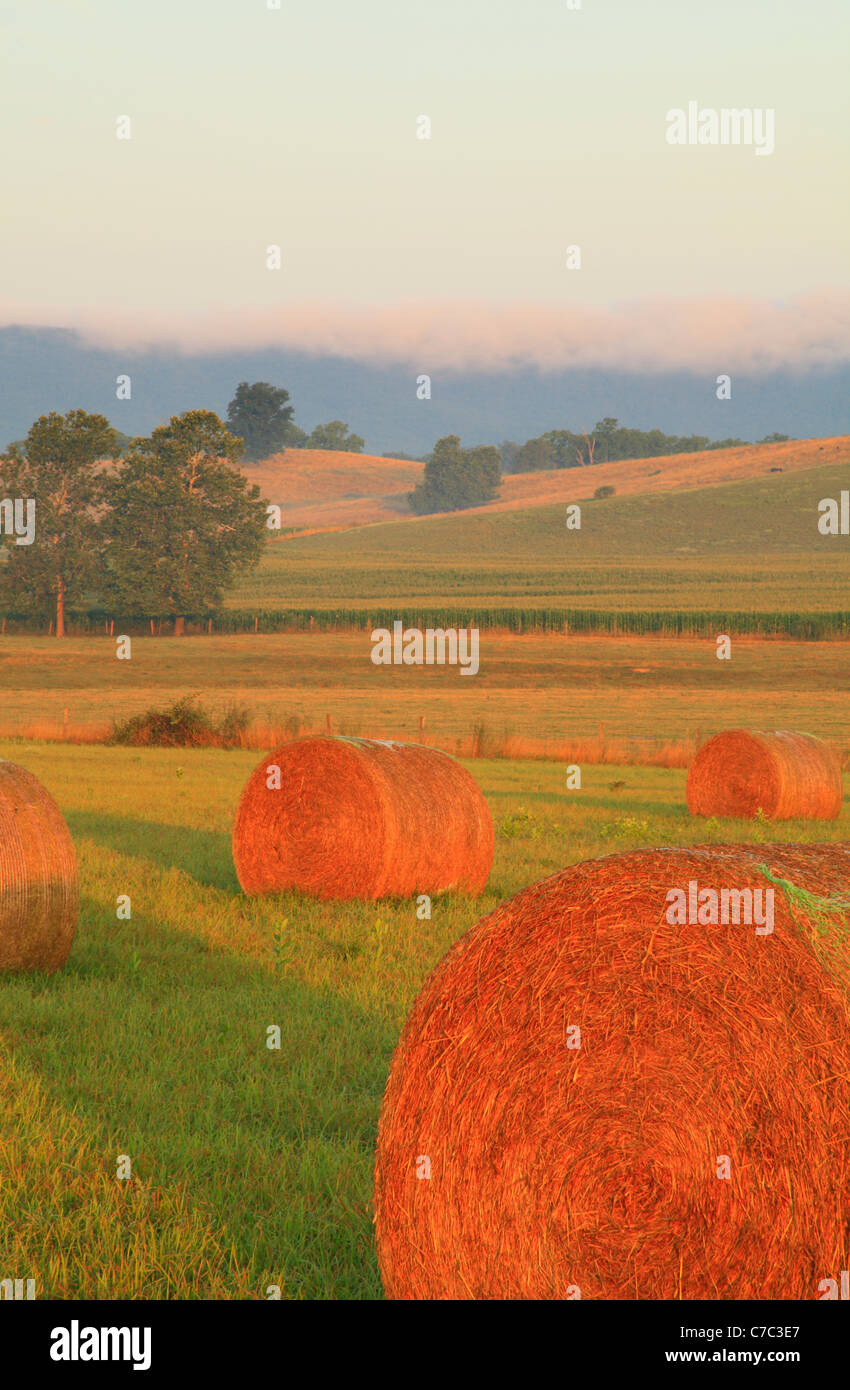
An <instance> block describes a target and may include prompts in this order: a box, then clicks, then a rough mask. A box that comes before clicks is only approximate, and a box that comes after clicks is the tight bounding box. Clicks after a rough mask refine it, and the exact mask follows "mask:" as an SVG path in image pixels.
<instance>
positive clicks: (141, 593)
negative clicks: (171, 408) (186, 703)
mask: <svg viewBox="0 0 850 1390" xmlns="http://www.w3.org/2000/svg"><path fill="white" fill-rule="evenodd" d="M241 453H242V441H241V440H240V439H237V438H236V437H235V436H234V435H232V434H231V433H230V432H229V431H228V430H227V429H226V428H225V426H224V425H223V424H222V422H221V420H220V419H219V418H218V416H217V415H215V414H214V413H213V412H212V411H210V410H189V411H187V412H186V413H185V414H183V415H174V416H172V417H171V420H170V422H169V423H168V424H167V425H162V426H160V427H159V428H158V429H155V430H154V431H153V434H152V435H151V437H150V438H149V439H137V440H135V442H134V445H133V448H132V449H131V450H130V451H129V452H128V454H127V455H126V456H125V458H124V459H123V460H122V464H121V468H120V470H119V471H118V472H117V474H116V475H115V477H114V479H113V480H112V485H111V489H110V498H109V500H110V522H109V529H110V538H111V544H110V548H109V557H108V575H107V582H106V590H105V592H106V596H107V599H108V601H109V602H110V603H111V604H113V605H114V606H116V607H117V608H120V609H121V610H122V611H123V612H124V613H125V614H127V615H132V614H144V615H146V616H149V617H173V618H174V620H175V632H176V633H178V634H180V633H182V632H183V630H184V627H185V618H186V615H187V614H200V613H210V614H211V613H212V612H213V611H214V610H215V609H216V608H218V606H219V605H220V603H221V598H222V593H223V590H224V589H226V588H227V587H228V586H229V585H231V584H232V583H233V582H234V580H235V579H236V577H237V576H238V575H239V574H240V573H242V572H244V571H246V570H249V569H251V568H253V567H254V566H255V565H256V564H257V563H258V561H259V559H260V556H261V554H262V551H263V546H264V543H265V539H266V537H267V535H268V531H267V529H266V506H267V503H266V501H265V499H264V498H261V497H260V490H259V488H258V487H256V486H254V485H252V484H251V483H249V482H248V479H247V478H246V477H245V475H244V473H242V472H241V471H240V469H239V468H237V467H236V466H235V465H236V463H237V461H238V459H239V457H240V455H241Z"/></svg>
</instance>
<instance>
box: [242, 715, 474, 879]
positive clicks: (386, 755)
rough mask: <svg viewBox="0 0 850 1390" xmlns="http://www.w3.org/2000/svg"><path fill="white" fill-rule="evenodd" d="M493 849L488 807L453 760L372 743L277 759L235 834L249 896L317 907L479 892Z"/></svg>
mask: <svg viewBox="0 0 850 1390" xmlns="http://www.w3.org/2000/svg"><path fill="white" fill-rule="evenodd" d="M275 767H277V768H279V769H280V775H279V778H277V777H276V774H275V773H274V768H275ZM270 770H271V771H270ZM276 781H279V787H275V785H274V783H275V782H276ZM270 783H271V784H272V785H271V786H270V785H269V784H270ZM493 843H494V835H493V821H492V817H491V816H490V812H489V809H488V807H487V803H486V801H485V800H484V797H483V795H482V793H481V791H480V789H479V787H478V784H477V783H476V782H475V781H474V779H473V778H472V777H471V776H470V775H469V773H468V772H467V771H466V770H465V769H464V768H462V767H461V766H460V764H459V763H457V762H455V761H454V759H453V758H450V757H449V756H448V754H446V753H441V752H439V751H438V750H437V749H434V748H425V747H421V746H420V745H418V744H411V743H393V742H378V741H376V740H371V739H363V738H334V737H317V738H303V739H298V740H296V741H294V742H292V743H288V744H285V745H284V746H283V747H281V748H279V749H278V750H277V751H276V752H274V753H270V754H268V755H267V756H266V757H265V758H264V759H263V760H262V762H261V763H260V764H259V766H258V767H257V768H256V769H255V771H254V772H253V774H252V775H251V777H250V779H249V781H248V783H247V785H246V787H245V790H244V791H243V793H242V799H241V801H240V803H239V809H238V811H237V813H236V823H235V825H234V828H233V858H234V862H235V864H236V872H237V874H238V876H239V882H240V883H241V885H242V887H243V889H244V890H245V892H246V893H274V892H281V891H283V890H285V889H296V890H298V891H300V892H303V893H308V894H311V895H313V896H315V897H319V898H367V899H372V898H382V897H387V896H399V897H406V896H408V895H410V894H412V893H440V892H443V891H444V890H446V889H450V888H458V889H461V890H464V891H466V892H469V893H480V891H481V889H482V888H483V887H484V885H485V883H486V882H487V878H488V875H489V873H490V868H491V865H492V863H493Z"/></svg>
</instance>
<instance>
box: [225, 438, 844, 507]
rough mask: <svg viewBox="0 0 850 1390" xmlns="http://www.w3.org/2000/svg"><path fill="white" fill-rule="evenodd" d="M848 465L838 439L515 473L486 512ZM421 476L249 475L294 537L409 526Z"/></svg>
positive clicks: (272, 468)
mask: <svg viewBox="0 0 850 1390" xmlns="http://www.w3.org/2000/svg"><path fill="white" fill-rule="evenodd" d="M848 459H850V437H847V436H839V437H837V438H831V439H801V440H790V441H788V442H787V443H785V444H755V445H746V446H744V447H742V448H738V449H718V450H716V451H714V450H712V451H711V452H709V453H703V454H671V455H665V456H664V457H663V458H654V459H632V460H624V461H622V462H618V463H597V464H594V466H593V467H592V468H581V469H579V468H567V469H561V470H556V471H553V472H543V473H519V474H516V475H513V476H508V477H505V478H504V479H503V480H502V486H501V490H500V493H499V497H498V498H497V500H496V501H495V502H493V503H491V504H490V505H489V506H488V508H487V510H488V511H502V510H506V509H512V508H515V507H527V506H538V505H543V504H545V503H547V502H569V501H574V500H575V499H576V498H579V497H589V496H592V494H593V493H594V492H595V490H596V488H597V487H603V486H613V487H616V489H617V492H618V494H620V495H621V496H627V495H631V494H634V493H640V492H653V493H654V492H666V491H669V490H670V489H671V488H683V487H684V488H688V487H701V486H713V485H715V484H717V483H725V482H737V481H742V480H745V479H748V478H755V477H760V476H763V475H767V474H769V472H770V470H771V469H781V470H782V471H783V472H785V473H788V472H797V471H799V470H801V469H807V468H815V467H819V466H820V465H821V464H825V463H837V462H842V461H845V462H846V461H847V460H848ZM423 471H424V465H423V464H421V463H411V462H409V461H405V460H403V459H384V458H375V457H373V456H370V455H367V454H344V453H329V452H326V451H322V450H318V449H312V450H299V449H287V450H285V451H284V453H282V454H276V455H274V456H273V457H272V458H270V459H267V460H266V461H265V462H264V463H261V464H254V465H252V466H251V467H250V468H248V469H247V472H248V473H249V475H250V477H251V478H252V480H253V481H254V482H257V483H258V484H259V485H260V487H261V488H262V491H263V495H264V496H265V497H268V499H269V500H270V501H271V502H276V503H277V504H278V505H279V506H281V507H282V508H283V513H284V524H285V525H286V526H292V527H296V528H299V529H302V528H304V529H307V528H309V529H315V528H317V527H340V526H356V525H361V524H363V523H369V522H373V521H394V520H397V519H398V518H399V517H401V518H409V517H410V512H409V509H408V506H407V502H406V500H405V499H406V496H407V493H408V492H409V491H410V490H411V489H412V488H413V487H414V485H415V484H416V483H417V482H418V481H419V480H420V478H421V477H422V473H423Z"/></svg>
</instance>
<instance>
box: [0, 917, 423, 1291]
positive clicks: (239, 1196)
mask: <svg viewBox="0 0 850 1390" xmlns="http://www.w3.org/2000/svg"><path fill="white" fill-rule="evenodd" d="M296 970H297V962H296V964H295V966H294V967H289V968H286V967H279V968H277V971H276V968H275V967H274V966H273V965H272V964H271V963H269V964H265V963H263V962H261V961H256V960H251V959H250V958H246V957H245V956H243V955H241V954H237V953H236V951H233V952H230V951H228V950H219V949H214V948H211V947H210V945H209V944H208V942H207V941H206V940H205V938H204V937H203V936H202V934H201V933H200V932H198V933H197V934H196V933H194V932H192V931H191V930H187V931H182V932H181V931H177V930H175V929H174V928H173V927H170V926H169V925H168V924H167V923H166V922H164V921H162V920H161V919H159V918H158V917H157V916H155V915H154V914H151V913H139V914H138V916H137V915H136V914H135V913H134V916H133V919H132V921H131V922H122V923H118V922H112V921H108V920H106V919H105V915H104V911H103V906H102V904H99V903H98V902H96V901H94V900H93V899H91V898H84V900H83V903H82V912H81V924H80V930H79V933H78V936H77V940H76V942H75V946H74V949H73V951H72V954H71V958H70V960H69V962H68V965H67V966H66V967H65V969H64V970H63V971H61V972H60V973H58V974H57V975H55V976H52V977H50V978H46V977H43V976H34V975H33V976H17V977H9V978H7V979H5V980H3V981H0V990H2V994H3V1003H4V1034H5V1036H6V1037H7V1039H8V1040H9V1045H10V1047H11V1048H12V1050H13V1052H14V1053H15V1054H16V1055H17V1056H18V1057H19V1058H20V1059H21V1060H22V1061H23V1062H25V1063H26V1064H27V1066H29V1067H30V1068H32V1069H33V1070H34V1071H35V1073H36V1074H37V1075H38V1078H39V1081H40V1084H41V1085H42V1087H43V1089H44V1090H45V1092H46V1093H48V1094H49V1095H50V1096H51V1098H53V1099H54V1100H56V1101H58V1102H59V1103H60V1104H61V1105H62V1106H63V1107H65V1108H66V1109H67V1110H68V1111H69V1112H72V1113H73V1114H74V1115H75V1117H76V1118H77V1120H78V1121H79V1122H81V1123H82V1124H83V1125H84V1126H85V1127H86V1129H87V1130H88V1132H89V1134H90V1136H91V1138H92V1139H93V1141H94V1142H95V1144H96V1145H97V1147H98V1148H99V1149H100V1150H102V1153H103V1161H104V1164H105V1165H106V1168H107V1170H108V1171H112V1172H114V1171H115V1167H114V1165H115V1163H116V1160H117V1156H118V1154H128V1155H129V1156H130V1157H131V1159H132V1161H133V1167H134V1171H135V1172H136V1173H137V1175H138V1176H139V1177H141V1178H143V1179H144V1180H146V1181H150V1182H153V1183H155V1184H158V1185H160V1186H162V1187H165V1188H167V1187H169V1186H170V1185H172V1184H175V1183H182V1184H185V1186H186V1190H187V1191H188V1193H189V1196H190V1199H191V1200H192V1201H193V1203H196V1204H197V1205H198V1207H200V1208H201V1209H203V1210H204V1211H206V1212H207V1213H208V1215H209V1217H210V1219H211V1221H212V1223H213V1225H214V1227H215V1228H216V1229H217V1230H218V1231H219V1232H220V1237H219V1238H220V1241H222V1242H223V1243H225V1244H226V1245H227V1246H228V1247H229V1245H230V1243H231V1242H232V1246H233V1248H234V1250H235V1252H236V1255H237V1257H238V1259H239V1261H240V1263H241V1264H242V1265H243V1266H244V1267H246V1268H247V1270H248V1275H249V1284H250V1287H251V1289H252V1291H254V1294H255V1296H256V1297H258V1298H264V1297H265V1288H266V1285H267V1284H268V1283H276V1284H279V1285H280V1287H281V1293H282V1296H283V1297H284V1298H287V1297H302V1298H375V1297H380V1296H381V1287H380V1278H379V1275H378V1268H377V1258H376V1254H375V1249H374V1240H373V1236H372V1225H371V1210H370V1203H371V1189H372V1167H373V1157H374V1148H375V1136H376V1127H377V1117H378V1111H379V1106H380V1099H381V1095H382V1093H383V1088H384V1084H385V1081H386V1076H387V1072H388V1069H389V1061H390V1056H391V1053H392V1049H393V1047H394V1045H395V1041H396V1039H395V1036H394V1035H393V1033H392V1030H391V1028H390V1027H389V1026H388V1025H387V1023H386V1022H385V1021H383V1020H381V1019H379V1018H377V1017H375V1016H372V1015H370V1014H369V1013H367V1012H365V1011H363V1010H360V1009H357V1008H355V1007H353V1006H352V1005H351V1004H350V1003H349V1002H348V1001H346V1000H344V999H341V998H340V997H339V995H338V994H336V993H334V992H333V990H332V989H331V988H330V987H329V988H327V989H318V988H315V987H313V986H308V985H306V984H305V983H304V982H303V981H301V980H299V979H298V978H297V977H296V974H295V971H296ZM46 994H47V995H49V996H50V997H49V1018H46V1017H45V995H46ZM272 1025H275V1026H277V1027H278V1028H279V1029H280V1046H279V1048H277V1049H270V1048H269V1047H268V1046H267V1040H268V1029H269V1028H270V1026H272ZM47 1219H49V1213H45V1220H47ZM93 1238H96V1235H93ZM140 1292H141V1293H142V1294H143V1291H140ZM174 1296H176V1297H180V1294H179V1292H178V1293H176V1294H175V1295H174Z"/></svg>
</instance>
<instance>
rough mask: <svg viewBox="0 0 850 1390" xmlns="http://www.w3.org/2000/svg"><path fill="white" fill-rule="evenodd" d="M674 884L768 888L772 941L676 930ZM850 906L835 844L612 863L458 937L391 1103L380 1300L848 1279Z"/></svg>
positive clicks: (511, 905) (745, 1289)
mask: <svg viewBox="0 0 850 1390" xmlns="http://www.w3.org/2000/svg"><path fill="white" fill-rule="evenodd" d="M762 865H764V866H766V868H767V871H768V872H769V873H771V874H773V875H775V876H776V877H777V878H781V879H786V880H788V881H790V882H791V883H792V884H794V885H795V889H796V890H799V892H797V893H796V899H797V901H796V903H795V907H794V912H792V910H791V907H790V905H789V899H788V898H787V897H786V892H785V890H783V889H782V888H776V887H774V885H773V884H772V883H771V882H770V880H769V879H768V877H767V876H766V874H765V873H764V872H763V869H762V867H761V866H762ZM691 882H694V883H696V884H698V886H699V889H700V890H703V889H706V888H710V889H714V890H716V891H718V892H720V891H721V890H722V889H723V888H727V889H732V890H735V889H737V890H740V889H744V888H749V889H751V890H753V891H755V890H761V891H762V892H765V891H767V890H768V889H773V892H774V894H775V899H774V925H773V931H772V932H770V933H769V934H761V935H759V934H757V933H756V931H755V929H754V926H752V925H745V924H743V923H738V924H735V923H734V922H730V923H729V924H728V925H699V924H693V925H670V924H669V923H668V916H669V912H670V907H669V901H670V900H669V898H668V894H669V893H670V891H671V890H672V889H677V888H681V889H682V890H685V889H688V886H689V884H690V883H691ZM848 887H850V846H848V845H761V846H746V845H744V846H741V845H719V846H710V847H703V848H699V849H659V850H648V851H646V852H634V853H628V854H617V855H611V856H609V857H606V858H603V859H596V860H591V861H588V862H586V863H582V864H578V865H576V866H574V867H572V868H569V869H566V870H564V871H563V872H562V873H559V874H555V875H554V876H553V877H551V878H548V879H545V880H543V881H542V882H540V883H537V884H534V885H533V886H532V887H530V888H528V889H526V890H525V891H524V892H522V893H520V894H518V896H516V897H515V898H512V899H511V900H510V901H508V902H506V903H504V904H503V905H502V906H500V907H499V908H497V909H496V911H495V912H493V913H491V914H490V915H489V916H487V917H485V918H484V919H483V920H482V921H481V922H479V923H478V925H477V926H476V927H474V928H473V929H472V930H471V931H470V932H468V933H467V934H466V936H464V937H462V938H461V940H460V941H458V942H457V943H456V945H455V946H454V947H453V949H452V950H451V951H450V952H449V954H448V955H447V956H446V957H445V958H444V959H443V961H442V962H441V964H440V965H439V966H438V967H437V968H436V970H435V971H434V973H433V974H432V975H431V977H430V978H429V979H428V981H427V982H426V984H425V986H424V988H423V989H422V991H421V993H420V995H419V997H418V999H417V1000H416V1003H415V1005H414V1007H413V1010H412V1012H411V1014H410V1016H409V1018H408V1020H407V1023H406V1025H405V1027H404V1031H403V1033H402V1037H401V1040H400V1042H399V1044H398V1047H397V1049H396V1052H395V1055H394V1058H393V1062H392V1068H391V1073H390V1077H389V1081H388V1084H387V1088H386V1094H385V1096H384V1102H383V1107H382V1112H381V1119H380V1125H379V1132H378V1149H377V1159H376V1173H375V1179H376V1181H375V1210H376V1216H375V1221H376V1234H377V1244H378V1254H379V1259H380V1265H381V1272H382V1276H383V1280H384V1286H385V1289H386V1292H387V1294H388V1296H389V1297H391V1298H399V1299H409V1298H479V1299H480V1298H484V1299H503V1298H507V1299H566V1298H570V1297H573V1298H574V1297H577V1296H580V1297H581V1298H585V1299H588V1298H589V1299H740V1298H754V1299H801V1298H808V1299H810V1298H817V1297H818V1292H817V1288H818V1283H819V1281H820V1280H821V1279H824V1278H829V1277H837V1274H838V1271H840V1270H842V1269H847V1268H848V1267H850V1265H848V1260H850V1188H849V1187H848V1173H850V1002H849V1001H848V992H847V990H848V984H850V974H848V971H850V954H848V946H847V929H848V906H847V901H848V896H850V895H848V892H847V890H848ZM807 893H808V894H812V895H815V898H816V899H823V898H826V899H829V901H830V903H831V904H833V906H832V908H831V918H830V919H831V921H832V922H833V931H834V941H833V945H834V947H835V949H836V951H838V952H839V954H840V969H837V970H836V971H835V972H834V973H832V972H830V971H828V970H826V969H825V968H824V966H823V965H822V963H821V959H820V958H819V955H818V954H817V953H816V951H815V950H814V949H813V946H812V940H811V934H810V933H809V930H808V925H807V921H806V917H805V912H804V911H803V909H801V907H800V900H805V895H806V894H807ZM836 895H838V900H841V902H842V906H841V907H840V909H839V910H837V911H836V910H835V907H834V903H835V901H836ZM756 901H758V900H756ZM760 901H762V902H763V903H766V902H767V899H762V900H760ZM813 930H814V928H813ZM833 959H835V956H833ZM576 1029H578V1030H580V1032H579V1033H578V1034H576V1031H575V1030H576ZM577 1040H578V1042H579V1044H580V1045H579V1046H576V1041H577ZM570 1044H572V1046H571V1045H570ZM727 1171H728V1174H729V1176H728V1177H726V1176H722V1174H724V1173H726V1172H727ZM429 1174H430V1176H429ZM577 1291H578V1292H577Z"/></svg>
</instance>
